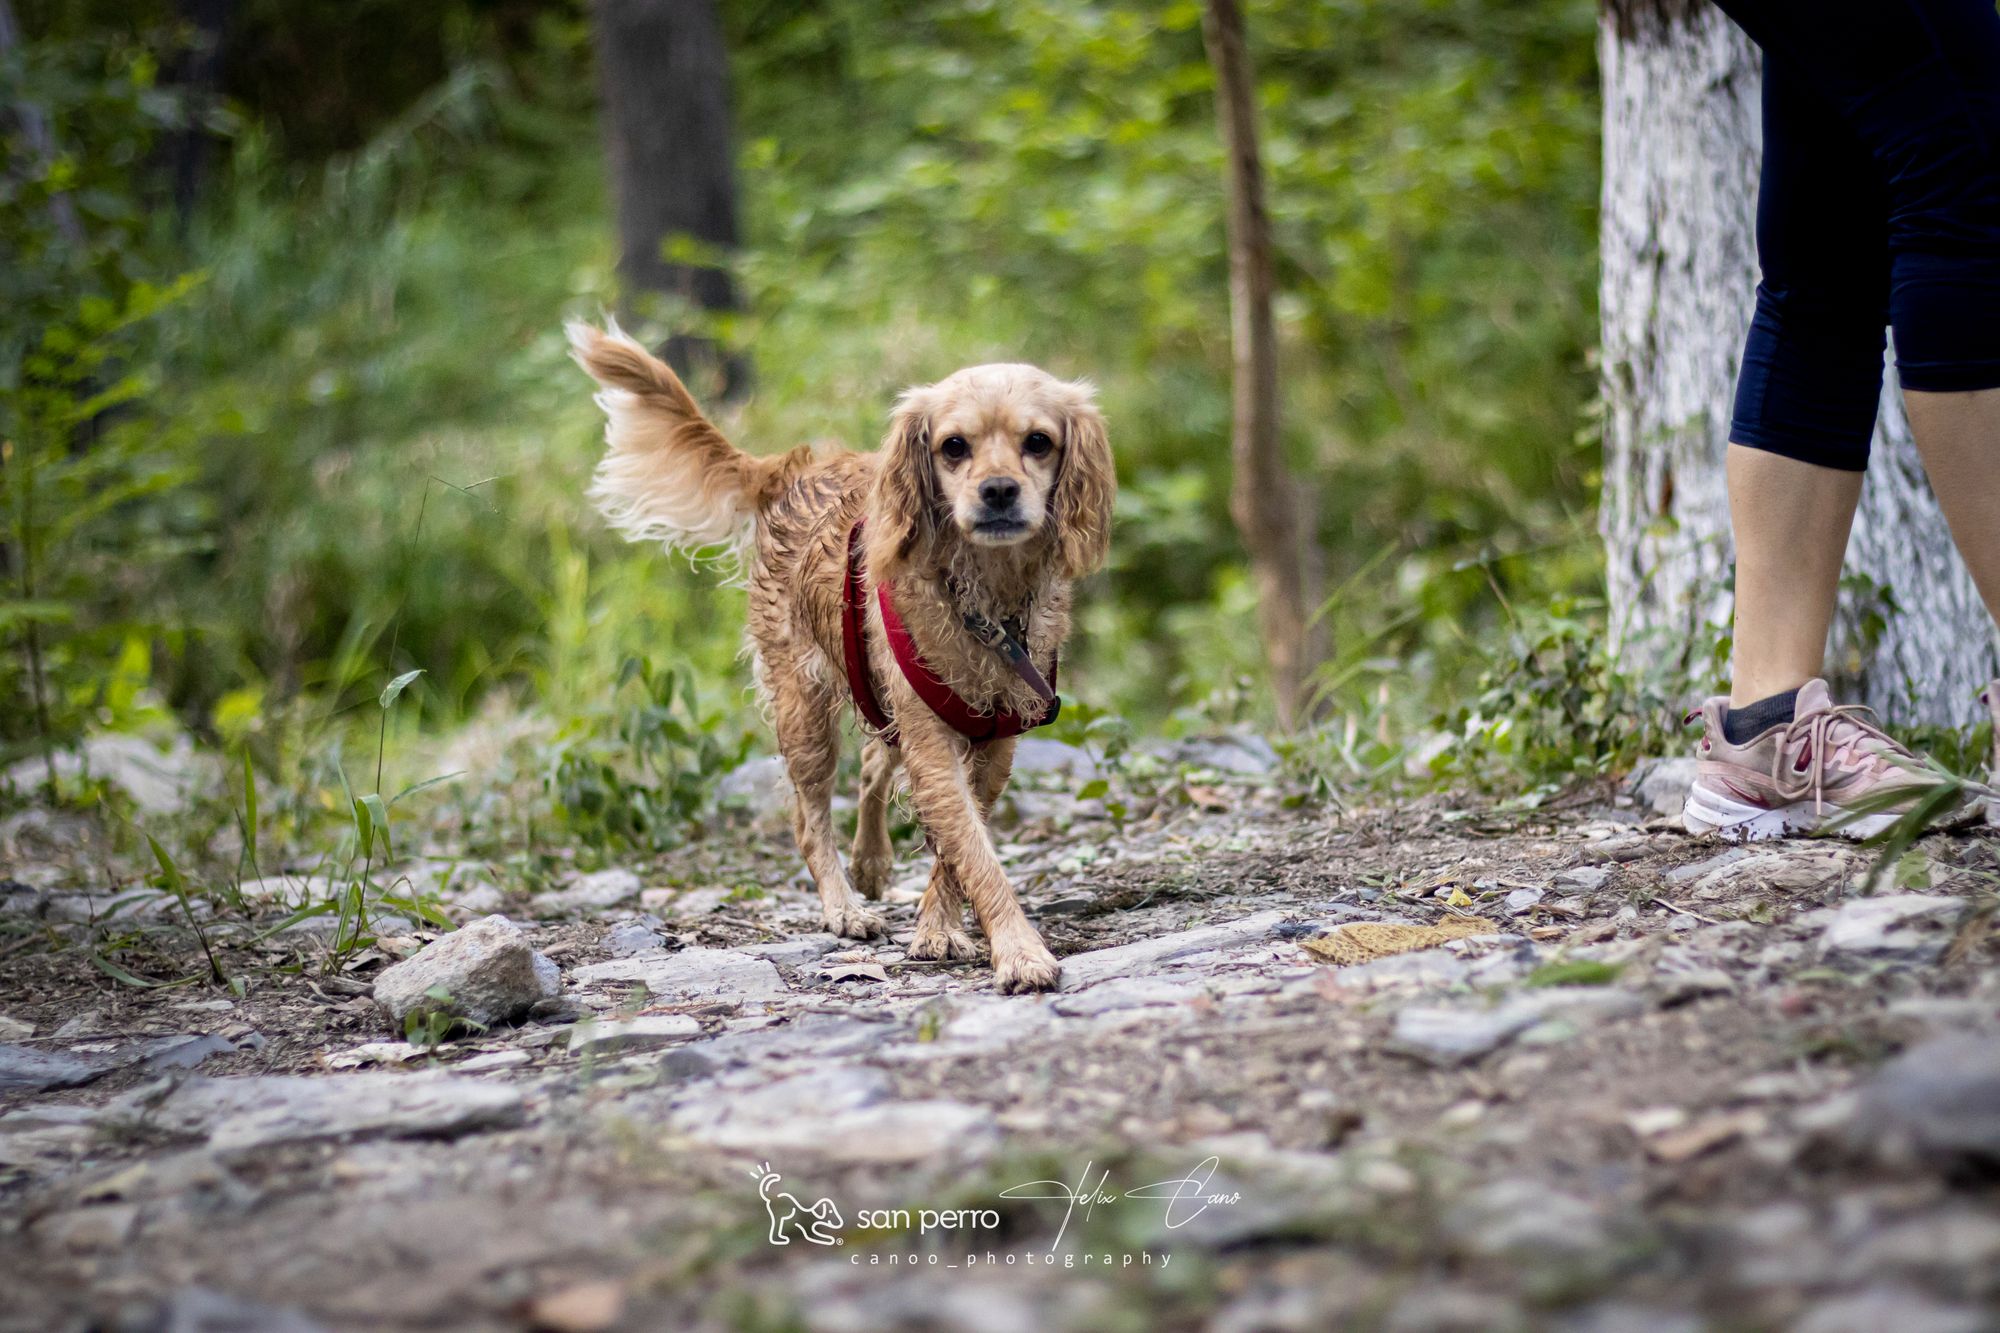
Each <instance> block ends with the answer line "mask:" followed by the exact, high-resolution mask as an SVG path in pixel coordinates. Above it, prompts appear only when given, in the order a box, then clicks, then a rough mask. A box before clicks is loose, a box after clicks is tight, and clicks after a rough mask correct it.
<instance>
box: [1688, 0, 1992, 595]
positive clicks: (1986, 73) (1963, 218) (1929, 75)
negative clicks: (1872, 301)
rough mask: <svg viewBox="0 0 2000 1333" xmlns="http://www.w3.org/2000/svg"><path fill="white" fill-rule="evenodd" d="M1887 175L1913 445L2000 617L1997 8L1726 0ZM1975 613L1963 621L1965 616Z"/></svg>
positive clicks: (1930, 0)
mask: <svg viewBox="0 0 2000 1333" xmlns="http://www.w3.org/2000/svg"><path fill="white" fill-rule="evenodd" d="M1723 6H1724V8H1725V9H1728V10H1729V11H1730V12H1731V13H1732V15H1736V14H1737V11H1738V10H1741V11H1744V12H1743V13H1742V14H1741V15H1740V16H1738V21H1739V22H1744V23H1745V26H1746V27H1747V28H1748V30H1749V31H1750V32H1751V33H1752V35H1753V36H1754V37H1755V38H1756V39H1757V41H1758V42H1759V43H1760V44H1762V45H1763V46H1764V47H1765V49H1766V51H1767V52H1768V53H1770V63H1771V66H1772V67H1773V68H1774V69H1778V70H1781V71H1782V72H1784V74H1785V76H1786V77H1796V78H1797V79H1798V80H1799V81H1801V82H1805V83H1808V84H1809V85H1810V91H1811V94H1812V95H1814V96H1817V97H1819V98H1821V99H1823V100H1824V101H1825V103H1826V104H1828V105H1829V106H1830V107H1832V108H1833V113H1834V114H1835V115H1836V116H1837V117H1838V119H1839V120H1840V121H1841V122H1842V123H1843V124H1844V125H1845V126H1846V127H1847V129H1848V131H1849V132H1851V134H1852V135H1853V138H1854V140H1855V141H1856V142H1857V143H1858V144H1859V145H1860V146H1861V148H1862V150H1863V151H1864V152H1865V153H1866V154H1867V156H1868V159H1869V161H1870V162H1871V163H1872V165H1873V168H1874V170H1873V172H1872V175H1873V176H1874V177H1875V178H1877V179H1878V180H1879V181H1880V186H1879V188H1880V190H1881V195H1882V201H1883V202H1882V204H1881V207H1882V209H1883V215H1884V217H1885V219H1886V226H1885V244H1886V245H1887V248H1888V251H1889V255H1890V260H1889V263H1890V274H1891V280H1890V287H1889V301H1888V304H1889V318H1890V322H1891V323H1892V324H1894V326H1895V332H1896V367H1897V373H1898V376H1899V378H1900V379H1901V381H1902V387H1903V390H1904V395H1903V397H1904V403H1905V405H1906V406H1907V408H1908V415H1909V418H1910V427H1911V431H1912V433H1913V434H1914V435H1915V437H1916V442H1917V450H1918V452H1919V453H1920V454H1921V455H1922V457H1923V460H1924V467H1925V469H1926V471H1928V472H1929V474H1930V477H1931V488H1932V490H1933V491H1934V492H1935V493H1936V494H1937V496H1938V501H1939V505H1940V507H1941V508H1942V509H1943V510H1944V513H1945V517H1946V520H1947V521H1948V523H1949V524H1950V527H1951V531H1952V536H1953V539H1954V540H1955V541H1956V543H1957V545H1958V548H1959V551H1960V553H1961V554H1962V555H1963V556H1964V558H1965V562H1966V564H1967V566H1968V567H1969V568H1970V569H1971V572H1972V576H1973V580H1974V582H1975V583H1976V584H1977V585H1978V587H1979V591H1980V594H1981V596H1982V597H1983V598H1984V599H1985V601H1986V605H1987V609H1988V610H1989V611H1991V612H1993V613H1994V616H1995V618H1996V619H2000V392H1996V390H2000V11H1996V9H1995V7H1994V4H1993V0H1723ZM1968 628H1969V627H1968Z"/></svg>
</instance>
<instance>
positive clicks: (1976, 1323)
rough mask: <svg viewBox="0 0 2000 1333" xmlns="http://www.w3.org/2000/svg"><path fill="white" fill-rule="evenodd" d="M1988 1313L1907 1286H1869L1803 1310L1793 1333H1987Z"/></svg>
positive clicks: (1990, 1321)
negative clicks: (1939, 1300)
mask: <svg viewBox="0 0 2000 1333" xmlns="http://www.w3.org/2000/svg"><path fill="white" fill-rule="evenodd" d="M1992 1327H1993V1322H1992V1318H1991V1316H1990V1314H1989V1313H1988V1312H1986V1311H1982V1310H1978V1309H1975V1308H1973V1307H1972V1306H1969V1305H1944V1304H1941V1303H1939V1302H1937V1301H1934V1300H1932V1299H1931V1298H1930V1297H1928V1296H1925V1295H1923V1294H1922V1293H1920V1292H1916V1291H1912V1290H1910V1289H1909V1288H1907V1287H1890V1286H1882V1287H1870V1288H1868V1289H1867V1290H1866V1291H1862V1292H1857V1293H1855V1294H1854V1295H1851V1296H1836V1297H1834V1298H1833V1299H1832V1300H1827V1301H1822V1302H1820V1303H1819V1304H1818V1305H1815V1306H1814V1307H1813V1308H1812V1309H1810V1310H1808V1311H1806V1313H1805V1314H1804V1316H1802V1317H1801V1318H1800V1319H1799V1320H1798V1322H1797V1323H1795V1324H1793V1325H1792V1326H1791V1329H1792V1333H1891V1331H1892V1330H1893V1333H1986V1331H1987V1330H1990V1329H1991V1328H1992Z"/></svg>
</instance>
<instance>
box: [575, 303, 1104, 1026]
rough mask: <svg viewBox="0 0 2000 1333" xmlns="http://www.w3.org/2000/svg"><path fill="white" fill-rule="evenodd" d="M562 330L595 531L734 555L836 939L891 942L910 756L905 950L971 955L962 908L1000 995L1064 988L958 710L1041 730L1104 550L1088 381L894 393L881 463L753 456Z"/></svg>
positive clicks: (680, 398)
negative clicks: (893, 800) (919, 890)
mask: <svg viewBox="0 0 2000 1333" xmlns="http://www.w3.org/2000/svg"><path fill="white" fill-rule="evenodd" d="M569 335H570V343H571V347H572V349H573V352H574V355H575V357H576V359H577V361H578V362H579V363H580V364H581V365H582V366H583V368H584V369H585V370H587V371H588V372H589V373H590V375H591V377H592V378H593V379H595V380H596V381H597V382H598V383H599V384H600V385H602V386H603V392H602V393H600V394H599V395H598V397H597V402H598V404H599V405H600V406H601V407H602V408H603V409H604V413H605V416H606V417H607V418H608V425H607V427H606V430H605V438H606V442H607V444H608V446H609V447H608V449H607V451H606V453H605V456H604V459H603V461H602V463H601V464H600V465H599V467H598V469H597V475H596V479H595V481H594V483H593V485H592V488H591V494H592V497H593V498H594V499H595V500H596V502H597V504H598V506H599V508H600V509H601V510H602V511H603V513H604V515H605V517H606V518H607V519H608V520H609V521H610V522H611V523H612V525H613V526H615V527H616V528H617V529H618V530H619V531H621V532H622V533H624V534H625V535H626V536H627V537H628V538H630V539H632V540H634V541H659V542H662V543H664V544H665V545H666V546H667V547H669V548H671V549H675V550H679V551H683V552H689V553H693V552H697V551H704V550H713V549H715V548H717V547H724V546H733V547H734V550H735V552H736V554H738V555H739V556H740V558H741V560H742V562H743V566H744V569H745V572H746V574H747V577H748V584H749V593H750V624H749V637H750V644H751V647H752V651H753V654H754V659H755V669H756V677H757V682H758V686H759V688H760V690H761V691H762V694H763V696H764V698H765V700H766V701H767V703H768V704H769V707H770V711H771V716H772V717H773V719H774V721H775V723H776V727H777V733H778V748H779V750H780V751H781V752H782V754H783V756H784V761H785V766H786V769H787V771H788V772H789V773H790V775H791V779H792V785H793V787H794V788H795V792H796V800H795V804H794V809H793V819H792V822H793V829H794V831H795V833H796V834H797V837H798V844H799V850H800V852H801V853H803V854H804V856H805V860H806V865H807V867H808V868H809V869H810V870H811V872H812V877H813V880H814V882H815V883H816V884H817V885H818V887H819V896H820V906H821V910H822V913H823V915H824V918H825V921H826V928H827V929H828V930H830V931H832V932H833V933H834V934H836V935H844V936H848V937H850V938H854V939H867V938H869V937H871V936H875V935H880V934H883V933H884V929H883V925H882V920H881V918H880V917H879V916H877V915H876V914H875V913H874V912H873V911H871V910H870V909H869V907H868V905H867V903H866V902H865V901H864V900H867V899H879V898H880V897H881V896H882V890H883V887H884V885H885V884H886V883H887V881H888V878H889V872H890V868H891V863H892V854H891V849H890V845H889V819H888V806H889V800H890V796H891V790H892V785H893V782H894V779H895V776H896V770H897V767H898V764H899V763H900V764H901V765H902V766H903V767H904V768H905V769H906V770H907V771H908V775H909V793H910V797H911V801H912V804H913V805H914V807H915V809H916V813H917V816H918V818H919V820H920V821H921V822H922V825H923V828H924V831H925V833H926V835H927V839H928V841H929V842H930V844H931V846H932V848H933V850H934V851H935V852H936V854H937V855H936V861H935V863H934V865H933V866H932V869H931V877H930V884H929V886H928V887H927V888H926V889H925V890H924V894H923V898H922V900H921V902H920V903H919V904H918V908H917V925H916V936H915V938H914V939H913V940H912V941H911V943H910V946H909V954H910V956H911V957H912V958H922V959H943V958H960V959H969V958H974V957H976V956H977V949H976V946H975V945H974V944H973V941H972V939H971V938H970V937H969V936H968V935H967V934H966V933H965V931H964V929H963V924H964V908H965V906H966V904H967V903H968V902H970V904H971V907H972V910H973V913H974V915H975V916H976V917H977V918H978V921H979V925H980V928H981V930H983V931H984V932H985V935H986V939H987V941H988V943H989V945H990V946H991V948H992V955H993V969H994V973H995V979H996V981H997V983H998V985H999V988H1000V990H1001V991H1003V992H1009V993H1012V992H1018V991H1031V990H1047V989H1050V988H1052V987H1054V986H1055V984H1056V983H1057V980H1058V979H1059V977H1060V968H1059V966H1058V965H1057V963H1056V960H1055V957H1054V955H1052V954H1051V953H1050V952H1049V950H1048V947H1047V945H1045V944H1044V943H1043V942H1042V938H1041V936H1040V935H1039V934H1038V933H1037V932H1036V930H1035V928H1034V926H1033V925H1031V924H1030V923H1029V921H1028V918H1027V915H1026V914H1025V913H1024V912H1022V910H1021V905H1020V902H1019V900H1018V899H1017V898H1016V897H1015V895H1014V889H1013V886H1012V885H1011V884H1010V883H1009V882H1008V880H1007V875H1006V872H1005V871H1004V870H1002V869H1001V866H1000V860H999V857H998V856H997V855H995V853H994V849H993V841H992V839H991V837H990V836H989V835H988V833H987V829H986V817H987V815H988V813H989V811H990V810H991V809H992V806H993V803H994V801H995V800H997V799H998V798H999V796H1000V793H1001V792H1002V791H1003V790H1004V789H1005V787H1006V785H1007V776H1008V772H1009V770H1010V769H1011V767H1012V764H1013V756H1014V739H1013V736H1012V735H1011V734H1007V732H1008V728H996V727H990V726H989V727H988V728H987V730H998V731H1000V732H1001V734H1000V735H999V736H998V737H997V738H994V739H984V740H977V739H973V738H972V737H971V736H969V735H968V734H967V733H968V732H971V733H973V735H978V734H982V733H981V729H980V728H979V727H978V726H977V725H974V724H968V722H967V718H968V717H969V718H972V719H974V723H975V724H976V723H977V721H978V720H979V719H986V720H987V721H988V722H989V723H990V722H991V721H992V720H993V719H1003V720H1009V721H1013V720H1018V719H1030V718H1040V719H1042V720H1046V719H1047V717H1048V716H1051V715H1052V698H1053V690H1052V689H1051V688H1050V687H1049V686H1048V685H1047V683H1046V679H1045V677H1044V675H1043V673H1044V672H1046V673H1047V674H1048V675H1049V676H1052V675H1053V674H1054V671H1055V666H1056V655H1057V650H1058V648H1059V647H1060V646H1061V644H1062V642H1063V639H1064V638H1065V637H1066V636H1067V634H1068V632H1069V606H1070V583H1071V581H1072V580H1073V579H1076V578H1079V577H1081V576H1082V575H1084V574H1087V573H1089V572H1090V571H1092V570H1094V569H1096V568H1097V567H1098V566H1099V565H1101V564H1102V563H1103V562H1104V558H1105V555H1106V553H1107V549H1108V547H1109V543H1110V536H1111V503H1112V496H1113V493H1114V490H1115V488H1116V480H1115V476H1114V473H1113V470H1112V460H1111V449H1110V445H1109V443H1108V442H1107V440H1106V438H1105V433H1104V421H1103V418H1102V417H1101V416H1100V415H1099V413H1098V410H1097V407H1096V405H1095V403H1094V401H1093V394H1092V390H1091V388H1090V386H1089V385H1088V384H1084V383H1075V382H1069V381H1064V380H1059V379H1056V378H1054V377H1053V376H1051V375H1048V374H1045V373H1044V372H1042V371H1040V370H1037V369H1036V368H1034V367H1033V366H1026V365H990V366H973V367H970V368H968V369H965V370H961V371H959V372H957V373H956V374H954V375H951V376H949V377H948V378H946V379H943V380H940V381H939V382H938V383H936V384H932V385H929V386H927V387H924V388H917V389H911V390H909V391H908V392H907V393H905V394H903V395H902V397H901V398H900V399H898V400H897V403H896V407H895V411H894V414H893V416H892V418H891V421H890V425H889V433H888V435H887V437H886V438H885V439H884V440H883V442H882V447H881V448H880V449H879V450H877V451H876V452H874V453H856V452H852V451H848V450H837V451H829V452H819V451H815V450H814V449H812V448H810V447H806V446H801V447H799V448H796V449H793V450H792V451H791V452H790V453H787V454H783V455H780V456H774V457H757V456H753V455H751V454H747V453H744V452H743V451H741V450H739V449H737V448H736V447H735V446H734V445H732V444H730V442H729V441H728V440H727V439H725V438H724V437H723V435H722V432H721V431H719V430H718V429H716V427H715V426H714V425H713V424H712V423H711V422H710V421H709V420H708V419H707V418H706V417H704V416H703V415H702V412H701V409H700V408H699V407H698V406H697V405H696V403H695V401H694V399H693V397H692V396H690V395H689V393H688V391H687V389H686V387H685V386H683V385H682V383H681V381H680V379H679V378H678V377H677V376H676V375H675V374H674V372H673V371H672V369H670V368H669V367H668V366H666V365H665V364H663V363H662V362H660V361H659V360H657V359H655V358H654V357H653V356H651V355H650V354H649V353H647V351H646V350H645V349H644V348H643V347H641V346H640V345H639V344H638V343H637V342H635V341H633V340H632V339H631V338H629V337H627V336H625V335H624V334H622V333H620V332H619V331H618V330H617V329H616V327H613V328H612V329H611V330H610V331H609V332H603V331H600V330H598V329H595V328H591V327H589V326H587V325H583V324H575V325H572V326H570V329H569ZM850 548H852V549H850ZM850 571H852V582H851V583H850ZM884 585H886V592H878V589H881V588H883V587H884ZM885 614H886V615H887V616H889V617H890V619H889V621H888V622H887V623H885ZM864 616H865V620H864V619H863V617H864ZM891 626H894V627H895V628H896V632H897V634H898V636H899V637H898V639H897V641H896V644H895V645H893V646H892V644H891V641H890V638H889V630H890V627H891ZM999 627H1006V628H1004V629H1002V628H999ZM1023 647H1024V648H1025V650H1026V651H1025V653H1023V652H1022V651H1021V650H1022V648H1023ZM899 654H900V655H901V656H899ZM912 654H914V655H915V656H916V657H917V658H919V659H920V661H919V662H918V666H917V669H916V670H914V671H913V670H912V669H911V667H910V662H909V657H910V655H912ZM926 668H927V673H928V675H929V677H930V679H928V680H925V679H923V677H924V676H925V675H926V674H927V673H926V670H925V669H926ZM920 689H927V690H928V691H929V694H928V697H929V699H930V702H928V703H927V702H926V694H924V693H920V692H919V691H920ZM939 691H942V692H943V693H942V695H940V693H939ZM856 696H864V697H862V698H861V699H860V701H859V702H858V703H857V702H856ZM953 696H955V698H954V697H953ZM941 697H942V699H943V700H944V702H943V703H942V704H939V702H938V701H939V699H940V698H941ZM851 703H855V704H856V707H857V711H858V712H859V713H860V714H861V715H862V721H863V730H864V734H865V736H866V740H865V746H864V749H863V752H862V764H861V799H860V809H859V817H858V822H857V828H856V831H855V835H854V848H853V854H852V857H851V858H850V864H851V878H850V871H848V870H843V869H842V867H841V864H840V854H839V852H838V850H837V849H836V847H835V834H834V827H833V812H832V797H833V778H834V769H835V767H836V765H837V763H838V760H839V756H840V719H841V715H842V712H843V710H844V709H846V708H847V707H849V705H850V704H851ZM870 712H872V713H874V714H875V715H876V717H875V723H876V724H875V725H872V726H871V725H868V718H867V714H868V713H870ZM1032 725H1035V723H1033V722H1019V723H1018V726H1019V727H1020V728H1025V727H1026V726H1032Z"/></svg>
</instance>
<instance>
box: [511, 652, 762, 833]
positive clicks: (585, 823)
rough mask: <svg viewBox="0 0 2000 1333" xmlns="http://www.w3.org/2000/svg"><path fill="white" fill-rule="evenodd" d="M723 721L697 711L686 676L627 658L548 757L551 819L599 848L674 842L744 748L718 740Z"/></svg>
mask: <svg viewBox="0 0 2000 1333" xmlns="http://www.w3.org/2000/svg"><path fill="white" fill-rule="evenodd" d="M725 722H726V719H725V717H724V715H723V714H722V713H720V712H708V713H704V712H703V711H702V710H701V707H700V704H699V701H698V699H697V697H696V691H695V683H694V679H693V676H692V675H691V674H690V673H688V672H685V671H681V670H678V669H676V668H668V669H667V670H664V671H660V670H656V669H655V668H654V667H653V665H652V663H650V662H648V661H647V660H646V659H644V658H638V657H634V658H629V659H627V661H626V662H625V664H624V666H623V668H621V670H620V671H619V673H618V680H617V682H616V685H615V687H614V689H613V692H612V697H611V700H610V702H609V703H608V704H607V705H605V706H604V707H602V708H601V709H600V710H598V711H597V712H595V713H594V714H592V715H591V716H589V717H587V718H585V719H584V720H582V721H581V722H580V723H578V724H576V725H575V727H574V732H575V734H573V735H571V736H569V737H568V738H566V739H565V740H564V741H563V743H562V744H561V745H560V746H559V747H558V748H557V750H556V752H555V754H554V756H553V758H552V762H551V763H550V766H549V769H548V773H547V777H546V779H545V784H546V788H547V791H548V794H549V796H550V798H551V800H552V802H553V804H554V810H555V814H556V817H557V819H558V821H559V822H560V823H561V825H562V827H563V828H564V829H565V830H567V831H568V832H570V833H571V834H573V835H574V836H576V837H577V838H579V839H580V840H581V841H582V842H584V843H585V844H586V845H587V846H590V847H592V848H595V849H597V850H599V851H611V850H618V849H627V848H631V849H639V850H648V851H650V850H657V849H661V848H665V847H670V846H672V845H674V844H675V843H676V842H677V841H679V840H680V839H682V838H683V837H685V836H686V835H687V833H688V831H689V827H690V825H691V824H692V823H693V821H694V820H695V818H696V817H697V815H699V814H700V812H701V811H702V810H704V809H706V808H707V806H708V805H709V803H710V801H711V799H712V796H713V791H714V786H715V782H716V780H717V779H718V778H720V777H721V776H722V774H724V773H725V772H727V771H728V770H729V769H731V768H734V767H735V766H736V765H737V764H739V763H741V762H742V761H743V758H744V756H745V755H746V754H747V753H748V752H749V742H748V740H747V738H743V739H738V740H737V741H736V742H735V743H734V744H727V743H725V742H724V740H723V739H721V736H722V734H723V729H724V726H725Z"/></svg>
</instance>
